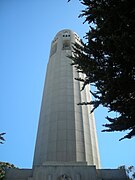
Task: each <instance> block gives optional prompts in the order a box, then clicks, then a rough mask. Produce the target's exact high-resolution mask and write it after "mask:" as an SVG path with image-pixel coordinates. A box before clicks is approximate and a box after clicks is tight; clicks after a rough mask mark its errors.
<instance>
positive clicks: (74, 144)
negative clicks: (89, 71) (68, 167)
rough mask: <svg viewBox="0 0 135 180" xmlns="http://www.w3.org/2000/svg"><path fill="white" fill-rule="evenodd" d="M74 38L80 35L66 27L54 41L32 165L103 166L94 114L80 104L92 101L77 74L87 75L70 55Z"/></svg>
mask: <svg viewBox="0 0 135 180" xmlns="http://www.w3.org/2000/svg"><path fill="white" fill-rule="evenodd" d="M74 42H77V43H80V38H79V37H78V35H77V34H76V33H75V32H73V31H71V30H67V29H66V30H62V31H60V32H59V33H58V34H57V35H56V36H55V38H54V40H53V41H52V44H51V51H50V57H49V62H48V66H47V73H46V80H45V86H44V91H43V98H42V105H41V112H40V119H39V126H38V133H37V141H36V147H35V155H34V161H33V166H39V165H43V164H52V163H61V162H65V163H70V164H72V163H73V164H75V163H84V164H87V165H96V167H97V168H99V167H100V160H99V152H98V144H97V135H96V128H95V120H94V116H93V114H90V107H89V106H78V105H77V103H79V102H83V101H85V102H87V101H90V99H91V98H90V93H89V87H86V88H85V90H84V91H83V92H81V91H80V90H81V87H82V84H81V82H79V81H77V80H75V78H78V77H82V78H83V76H84V75H83V74H79V73H77V71H76V69H75V67H73V66H71V63H72V60H71V59H70V58H68V57H67V56H68V55H71V53H72V47H71V46H72V43H74Z"/></svg>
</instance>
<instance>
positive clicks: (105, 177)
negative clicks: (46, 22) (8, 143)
mask: <svg viewBox="0 0 135 180" xmlns="http://www.w3.org/2000/svg"><path fill="white" fill-rule="evenodd" d="M74 42H78V43H80V39H79V37H78V35H77V34H76V33H74V32H73V31H71V30H62V31H60V32H59V33H58V34H57V35H56V37H55V38H54V40H53V42H52V45H51V52H50V58H49V62H48V67H47V73H46V80H45V87H44V92H43V98H42V105H41V112H40V119H39V126H38V133H37V141H36V147H35V155H34V161H33V168H32V169H18V168H17V169H8V170H7V171H6V176H5V178H4V180H90V179H91V180H101V179H102V180H110V179H111V180H127V177H126V174H125V171H124V170H123V169H99V167H100V160H99V152H98V145H97V135H96V129H95V121H94V117H93V114H90V107H89V106H78V105H77V103H79V102H81V101H90V94H89V87H86V89H85V90H84V91H83V92H80V89H81V87H82V84H81V83H80V82H79V81H76V80H75V78H78V77H82V78H83V77H84V75H83V74H78V73H77V72H76V69H75V68H74V67H73V66H71V62H72V61H71V59H70V58H68V57H67V55H71V53H72V48H71V46H72V43H74Z"/></svg>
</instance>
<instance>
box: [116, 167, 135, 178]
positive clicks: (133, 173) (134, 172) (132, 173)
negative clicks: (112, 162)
mask: <svg viewBox="0 0 135 180" xmlns="http://www.w3.org/2000/svg"><path fill="white" fill-rule="evenodd" d="M118 169H125V171H126V174H127V178H128V180H135V167H134V166H129V167H126V166H125V165H123V166H120V167H118Z"/></svg>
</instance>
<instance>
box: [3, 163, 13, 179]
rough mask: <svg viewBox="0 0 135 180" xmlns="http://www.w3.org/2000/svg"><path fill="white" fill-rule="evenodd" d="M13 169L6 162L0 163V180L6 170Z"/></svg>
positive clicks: (11, 165)
mask: <svg viewBox="0 0 135 180" xmlns="http://www.w3.org/2000/svg"><path fill="white" fill-rule="evenodd" d="M10 168H15V166H14V165H13V164H10V163H8V162H0V180H3V179H4V177H5V173H6V170H7V169H10Z"/></svg>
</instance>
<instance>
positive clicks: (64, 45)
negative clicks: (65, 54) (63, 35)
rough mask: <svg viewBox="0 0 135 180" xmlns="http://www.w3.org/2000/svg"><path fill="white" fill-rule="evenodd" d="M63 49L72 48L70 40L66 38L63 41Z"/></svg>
mask: <svg viewBox="0 0 135 180" xmlns="http://www.w3.org/2000/svg"><path fill="white" fill-rule="evenodd" d="M62 49H63V50H70V49H71V48H70V41H69V40H66V41H63V48H62Z"/></svg>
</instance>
